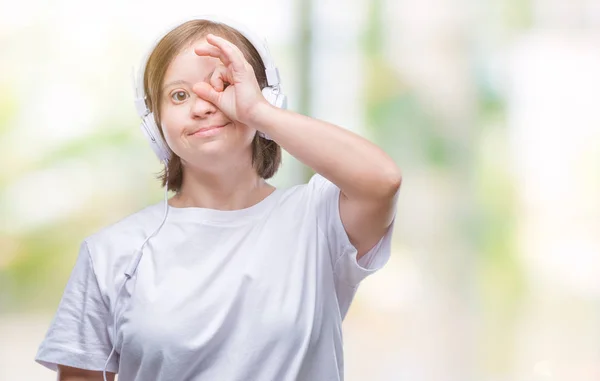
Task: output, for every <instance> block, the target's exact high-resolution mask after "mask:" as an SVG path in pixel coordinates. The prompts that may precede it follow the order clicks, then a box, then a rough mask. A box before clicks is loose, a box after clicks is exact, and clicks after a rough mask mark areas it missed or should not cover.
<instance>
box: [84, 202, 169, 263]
mask: <svg viewBox="0 0 600 381" xmlns="http://www.w3.org/2000/svg"><path fill="white" fill-rule="evenodd" d="M163 208H164V203H163V202H160V203H156V204H153V205H150V206H147V207H145V208H143V209H141V210H138V211H136V212H135V213H132V214H130V215H128V216H126V217H123V218H122V219H120V220H118V221H116V222H114V223H111V224H109V225H107V226H104V227H102V228H101V229H100V230H98V231H96V232H95V233H93V234H91V235H89V236H87V237H85V239H84V243H85V245H87V247H88V250H89V252H90V255H91V256H92V259H94V257H95V256H98V255H105V256H106V255H111V256H115V255H118V254H119V253H130V252H131V250H134V249H135V248H136V247H139V246H140V245H141V243H142V242H143V239H145V237H146V236H147V235H148V234H150V230H151V229H152V228H153V227H154V228H156V227H158V223H160V221H161V217H162V213H163V212H164V210H163Z"/></svg>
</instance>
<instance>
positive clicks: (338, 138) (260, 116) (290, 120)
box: [249, 103, 402, 259]
mask: <svg viewBox="0 0 600 381" xmlns="http://www.w3.org/2000/svg"><path fill="white" fill-rule="evenodd" d="M250 120H251V122H250V124H249V125H250V126H252V127H253V128H256V129H257V130H259V131H263V132H265V133H266V134H268V135H269V136H270V137H271V138H272V139H273V140H275V141H276V142H277V143H278V144H280V145H281V146H282V147H283V148H284V149H285V150H287V151H288V152H289V153H290V154H291V155H292V156H294V157H295V158H297V159H298V160H300V161H301V162H303V163H304V164H306V165H308V166H309V167H311V168H312V169H314V170H315V171H316V172H317V173H319V174H321V175H322V176H323V177H325V178H327V179H328V180H329V181H331V182H332V183H334V184H335V185H336V186H337V187H338V188H340V190H341V195H340V216H341V219H342V223H343V224H344V228H345V230H346V233H347V234H348V237H349V238H350V242H352V244H353V245H354V246H355V247H356V248H357V250H358V255H357V256H358V259H360V257H361V256H362V255H364V254H365V253H367V252H368V251H369V250H370V249H371V248H372V247H373V246H374V245H375V244H376V243H377V241H379V239H380V238H381V237H382V236H383V235H384V234H385V232H386V230H387V229H388V227H389V226H390V224H391V222H392V219H393V216H394V212H395V211H394V208H395V199H396V197H397V194H398V189H399V188H400V184H401V181H402V177H401V174H400V170H399V169H398V167H397V166H396V164H395V163H394V162H393V160H392V159H391V158H390V157H389V156H388V155H387V154H385V153H384V152H383V151H382V150H381V149H380V148H379V147H377V146H376V145H374V144H372V143H371V142H369V141H368V140H366V139H364V138H362V137H360V136H359V135H356V134H354V133H352V132H350V131H348V130H345V129H343V128H341V127H338V126H336V125H333V124H330V123H327V122H323V121H320V120H316V119H313V118H309V117H307V116H304V115H301V114H297V113H293V112H290V111H286V110H281V109H277V108H275V107H273V106H271V105H269V104H267V103H261V104H259V105H258V106H257V107H256V109H255V112H254V113H253V114H252V118H251V119H250Z"/></svg>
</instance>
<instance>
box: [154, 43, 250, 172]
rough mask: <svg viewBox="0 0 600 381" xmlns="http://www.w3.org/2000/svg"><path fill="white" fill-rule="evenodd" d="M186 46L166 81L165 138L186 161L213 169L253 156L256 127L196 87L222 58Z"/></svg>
mask: <svg viewBox="0 0 600 381" xmlns="http://www.w3.org/2000/svg"><path fill="white" fill-rule="evenodd" d="M206 43H207V42H206V40H200V41H197V42H195V43H193V44H191V45H188V46H186V47H185V48H184V49H183V50H182V51H181V52H180V53H179V54H178V55H177V56H176V57H175V58H174V59H173V61H172V62H171V64H170V65H169V67H168V68H167V71H166V73H165V78H164V81H163V84H162V89H161V91H162V99H161V104H160V107H161V122H162V128H163V132H164V135H165V140H166V141H167V144H168V145H169V147H170V148H171V149H172V150H173V152H174V153H175V154H176V155H177V156H179V157H180V158H181V159H182V162H183V163H184V164H185V163H187V164H190V165H192V166H201V167H202V168H209V167H210V169H211V170H218V169H219V168H222V169H226V168H228V167H229V166H230V165H231V164H233V165H235V164H236V163H238V164H239V163H240V160H250V161H251V155H252V148H251V143H252V139H253V138H254V135H255V133H256V130H254V129H252V128H250V127H248V126H246V125H244V124H241V123H237V122H235V121H232V120H229V119H228V118H227V117H226V116H225V114H223V113H222V112H221V111H220V110H219V109H218V108H216V107H215V106H214V105H213V104H212V103H210V102H207V101H205V100H203V99H201V98H200V97H198V96H197V95H196V94H195V93H194V92H193V91H192V87H193V85H194V84H195V83H198V82H200V81H204V82H207V83H210V82H209V81H210V78H211V75H212V73H213V72H214V70H215V68H216V67H217V66H220V65H222V63H221V61H220V60H219V59H217V58H213V57H200V56H198V55H196V54H195V53H194V50H193V47H194V46H197V45H198V44H206Z"/></svg>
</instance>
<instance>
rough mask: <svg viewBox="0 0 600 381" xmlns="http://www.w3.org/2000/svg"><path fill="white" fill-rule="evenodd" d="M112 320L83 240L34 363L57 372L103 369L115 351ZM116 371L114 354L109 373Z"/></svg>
mask: <svg viewBox="0 0 600 381" xmlns="http://www.w3.org/2000/svg"><path fill="white" fill-rule="evenodd" d="M110 321H112V320H111V319H110V313H109V308H108V306H107V303H106V302H105V300H104V299H103V297H102V293H101V291H100V288H99V286H98V282H97V279H96V275H95V273H94V270H93V263H92V258H91V256H90V252H89V249H88V245H87V243H86V242H85V241H84V242H83V243H82V244H81V247H80V250H79V255H78V257H77V260H76V262H75V266H74V267H73V270H72V272H71V276H70V278H69V280H68V282H67V285H66V287H65V290H64V293H63V296H62V299H61V301H60V303H59V305H58V310H57V311H56V314H55V316H54V318H53V320H52V322H51V323H50V328H49V329H48V331H47V333H46V336H45V338H44V340H43V341H42V343H41V344H40V346H39V348H38V352H37V354H36V357H35V361H36V362H38V363H39V364H42V365H44V366H45V367H47V368H49V369H51V370H54V371H56V370H57V364H61V365H66V366H70V367H75V368H80V369H86V370H97V371H101V370H103V369H104V364H105V363H106V359H107V358H108V356H109V354H110V352H111V350H112V343H111V340H110V336H109V329H110V326H109V324H110ZM117 369H118V355H117V354H116V353H114V354H113V356H112V357H111V361H110V363H109V364H108V366H107V368H106V370H107V371H109V372H114V373H116V372H117Z"/></svg>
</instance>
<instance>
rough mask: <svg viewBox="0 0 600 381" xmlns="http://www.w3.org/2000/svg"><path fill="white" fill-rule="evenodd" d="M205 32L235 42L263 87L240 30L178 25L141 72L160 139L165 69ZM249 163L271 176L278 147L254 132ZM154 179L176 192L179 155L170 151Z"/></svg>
mask: <svg viewBox="0 0 600 381" xmlns="http://www.w3.org/2000/svg"><path fill="white" fill-rule="evenodd" d="M209 33H213V34H216V35H219V36H221V37H223V38H225V39H227V40H229V41H231V42H232V43H233V44H234V45H236V46H237V47H238V48H239V49H240V50H241V51H242V53H243V54H244V57H245V58H246V60H247V61H248V63H249V64H250V65H251V66H252V68H253V69H254V74H255V75H256V79H257V81H258V84H259V86H260V88H261V89H262V88H264V87H266V86H267V76H266V73H265V66H264V64H263V62H262V59H261V58H260V54H259V53H258V51H257V50H256V48H254V46H253V45H252V43H250V41H248V39H246V37H244V36H243V35H242V34H241V33H240V32H238V31H237V30H235V29H234V28H232V27H230V26H227V25H225V24H221V23H216V22H212V21H208V20H192V21H188V22H185V23H183V24H181V25H179V26H178V27H176V28H175V29H173V30H171V31H170V32H169V33H167V34H166V35H165V36H164V37H163V38H162V39H161V40H160V41H159V42H158V44H157V45H156V47H155V48H154V50H153V51H152V53H151V54H150V56H149V57H148V62H147V64H146V69H145V71H144V92H145V93H146V95H147V98H146V105H147V107H148V109H149V110H150V111H151V112H153V114H154V121H155V122H156V125H157V126H160V127H159V130H160V134H161V135H162V137H163V139H164V132H163V130H162V125H161V122H160V118H161V112H160V104H161V101H162V92H161V88H162V86H163V82H164V78H165V74H166V72H167V68H168V67H169V65H170V63H171V62H172V61H173V59H174V58H175V56H177V54H179V53H180V52H181V50H182V49H184V48H185V47H187V46H189V45H190V44H192V43H194V42H195V41H198V40H199V39H201V38H203V37H205V36H206V35H207V34H209ZM252 165H253V167H254V168H255V170H256V172H257V174H258V175H259V176H260V177H262V178H263V179H269V178H271V177H273V175H275V173H276V172H277V170H278V169H279V166H280V165H281V147H280V146H279V145H278V144H277V143H275V142H274V141H272V140H268V139H265V138H263V137H261V136H260V135H259V134H256V135H255V136H254V139H253V141H252ZM157 178H158V179H159V180H160V181H161V183H162V186H163V187H164V186H165V185H167V183H168V185H169V188H168V189H169V190H170V191H174V192H179V191H180V190H181V185H182V184H183V168H182V164H181V158H180V157H179V156H177V155H175V153H174V152H171V159H170V160H169V163H168V171H167V168H166V166H165V168H163V170H162V171H161V172H160V173H159V174H157Z"/></svg>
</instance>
